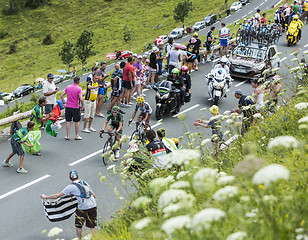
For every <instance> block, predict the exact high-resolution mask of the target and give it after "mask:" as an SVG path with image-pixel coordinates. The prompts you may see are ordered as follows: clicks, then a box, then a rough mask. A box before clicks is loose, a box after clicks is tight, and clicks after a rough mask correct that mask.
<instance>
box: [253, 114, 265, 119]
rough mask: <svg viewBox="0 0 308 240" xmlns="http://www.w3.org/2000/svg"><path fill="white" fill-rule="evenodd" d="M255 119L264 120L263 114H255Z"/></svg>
mask: <svg viewBox="0 0 308 240" xmlns="http://www.w3.org/2000/svg"><path fill="white" fill-rule="evenodd" d="M253 117H254V118H259V119H262V118H263V117H262V114H261V113H255V114H254V115H253Z"/></svg>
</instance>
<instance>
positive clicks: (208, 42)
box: [205, 30, 213, 46]
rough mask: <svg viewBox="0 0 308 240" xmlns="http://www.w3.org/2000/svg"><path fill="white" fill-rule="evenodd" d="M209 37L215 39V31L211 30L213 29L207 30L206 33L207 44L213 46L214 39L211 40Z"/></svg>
mask: <svg viewBox="0 0 308 240" xmlns="http://www.w3.org/2000/svg"><path fill="white" fill-rule="evenodd" d="M209 38H211V39H213V32H212V31H211V30H209V31H208V32H207V34H206V41H205V42H206V44H207V45H208V46H212V42H213V41H209V40H208V39H209Z"/></svg>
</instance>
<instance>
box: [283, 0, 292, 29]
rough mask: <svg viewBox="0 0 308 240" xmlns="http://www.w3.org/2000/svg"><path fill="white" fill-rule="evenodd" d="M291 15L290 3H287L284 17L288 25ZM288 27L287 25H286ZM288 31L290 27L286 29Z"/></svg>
mask: <svg viewBox="0 0 308 240" xmlns="http://www.w3.org/2000/svg"><path fill="white" fill-rule="evenodd" d="M290 15H291V8H289V6H288V4H286V5H285V9H284V11H283V15H282V16H283V18H284V23H285V24H286V25H289V22H290ZM285 27H286V26H285ZM285 30H286V31H287V30H288V29H285Z"/></svg>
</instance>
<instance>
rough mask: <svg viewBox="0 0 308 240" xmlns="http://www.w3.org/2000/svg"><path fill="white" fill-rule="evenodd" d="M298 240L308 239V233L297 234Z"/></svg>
mask: <svg viewBox="0 0 308 240" xmlns="http://www.w3.org/2000/svg"><path fill="white" fill-rule="evenodd" d="M296 240H308V236H307V235H303V234H299V235H297V236H296Z"/></svg>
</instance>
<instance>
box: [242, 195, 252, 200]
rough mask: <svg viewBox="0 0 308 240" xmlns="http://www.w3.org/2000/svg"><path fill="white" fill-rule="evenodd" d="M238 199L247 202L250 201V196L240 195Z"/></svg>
mask: <svg viewBox="0 0 308 240" xmlns="http://www.w3.org/2000/svg"><path fill="white" fill-rule="evenodd" d="M240 200H241V201H242V202H249V201H250V198H249V196H246V195H245V196H241V197H240Z"/></svg>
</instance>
